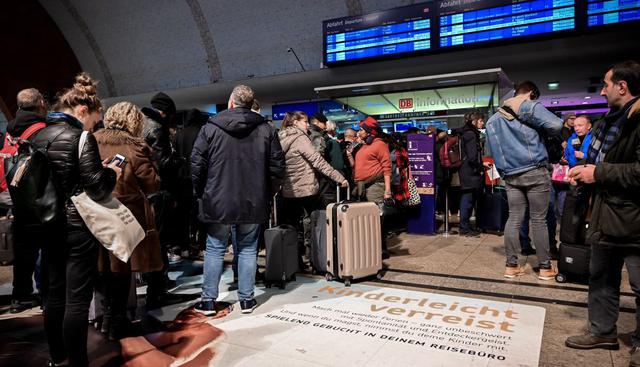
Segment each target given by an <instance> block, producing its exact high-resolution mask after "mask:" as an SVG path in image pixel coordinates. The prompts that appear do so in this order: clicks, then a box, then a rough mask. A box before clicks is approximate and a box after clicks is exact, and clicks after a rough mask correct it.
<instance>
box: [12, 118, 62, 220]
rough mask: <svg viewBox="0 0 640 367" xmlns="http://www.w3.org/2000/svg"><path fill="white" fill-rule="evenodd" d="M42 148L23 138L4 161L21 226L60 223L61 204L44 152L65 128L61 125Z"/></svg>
mask: <svg viewBox="0 0 640 367" xmlns="http://www.w3.org/2000/svg"><path fill="white" fill-rule="evenodd" d="M60 130H61V131H60V132H59V133H57V134H56V135H55V136H54V137H53V139H51V140H50V141H49V142H48V143H47V146H46V148H45V149H44V150H42V149H37V148H36V147H35V145H34V144H33V143H32V142H30V141H28V140H23V141H21V142H20V143H19V145H20V148H19V150H18V154H17V155H15V156H14V157H12V158H7V159H6V160H5V162H4V164H5V173H6V180H7V185H8V187H9V194H10V195H11V201H12V202H13V214H14V217H15V220H16V222H18V223H20V225H23V226H31V225H38V226H43V225H47V224H53V223H59V222H60V220H61V219H62V218H63V213H64V210H63V209H64V205H62V204H61V203H60V201H59V200H58V192H57V190H56V186H55V183H54V180H53V173H52V169H51V163H50V162H49V156H48V155H47V152H48V150H49V148H50V147H51V144H52V143H53V142H54V141H55V140H56V138H57V137H58V136H59V135H60V134H62V133H63V132H64V131H65V129H60Z"/></svg>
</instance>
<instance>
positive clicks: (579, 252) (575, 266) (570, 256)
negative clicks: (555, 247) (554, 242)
mask: <svg viewBox="0 0 640 367" xmlns="http://www.w3.org/2000/svg"><path fill="white" fill-rule="evenodd" d="M590 259H591V247H589V246H585V245H571V244H567V243H564V242H561V243H560V253H559V254H558V275H556V281H557V282H558V283H564V282H566V281H568V280H569V281H572V282H577V283H585V284H586V283H588V282H589V260H590Z"/></svg>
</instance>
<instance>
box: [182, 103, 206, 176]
mask: <svg viewBox="0 0 640 367" xmlns="http://www.w3.org/2000/svg"><path fill="white" fill-rule="evenodd" d="M207 120H208V117H207V115H205V114H203V113H202V112H200V111H198V110H197V109H193V110H191V111H189V112H188V113H187V116H186V118H185V121H184V126H183V127H182V129H181V130H179V131H178V132H177V133H176V143H175V146H176V154H177V155H178V157H180V158H182V159H183V160H184V161H185V162H190V161H191V152H192V151H193V145H194V144H195V143H196V139H197V138H198V133H199V132H200V129H201V128H202V126H204V124H206V123H207ZM178 175H179V176H180V179H181V180H183V181H188V182H189V184H190V183H191V165H190V164H185V165H183V166H181V167H180V170H179V174H178Z"/></svg>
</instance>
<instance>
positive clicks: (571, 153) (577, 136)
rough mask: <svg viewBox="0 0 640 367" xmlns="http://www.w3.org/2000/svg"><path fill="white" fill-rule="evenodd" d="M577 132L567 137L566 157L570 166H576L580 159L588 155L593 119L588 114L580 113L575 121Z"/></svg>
mask: <svg viewBox="0 0 640 367" xmlns="http://www.w3.org/2000/svg"><path fill="white" fill-rule="evenodd" d="M574 130H575V132H574V133H573V134H572V135H571V136H570V137H569V139H567V147H566V148H565V149H564V157H565V159H566V161H567V163H568V164H569V167H571V168H573V167H575V166H576V165H577V164H578V162H579V161H582V160H583V159H585V158H586V157H587V153H588V150H589V145H590V144H591V137H592V135H591V119H590V118H589V116H587V115H580V116H578V117H576V118H575V121H574Z"/></svg>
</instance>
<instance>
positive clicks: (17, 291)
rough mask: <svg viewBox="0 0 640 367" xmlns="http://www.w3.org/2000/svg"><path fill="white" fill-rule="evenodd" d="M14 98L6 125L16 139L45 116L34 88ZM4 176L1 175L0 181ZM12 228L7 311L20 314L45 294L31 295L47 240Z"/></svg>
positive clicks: (11, 136) (6, 195)
mask: <svg viewBox="0 0 640 367" xmlns="http://www.w3.org/2000/svg"><path fill="white" fill-rule="evenodd" d="M16 100H17V104H18V111H16V117H15V119H13V120H11V121H10V122H9V124H8V125H7V134H8V135H9V137H10V138H11V139H14V138H18V137H19V136H20V135H22V134H24V132H25V131H27V129H29V128H31V127H32V126H33V125H34V124H37V123H44V122H45V116H46V115H47V106H46V103H45V100H44V97H43V96H42V94H40V92H39V91H38V90H37V89H35V88H29V89H23V90H21V91H20V92H19V93H18V95H17V98H16ZM5 144H7V143H6V142H5ZM4 179H5V178H4V177H2V180H4ZM3 195H4V196H5V197H8V198H9V200H8V202H10V201H11V200H10V197H9V190H8V189H7V190H5V192H3ZM3 201H4V200H3ZM12 231H13V236H14V241H15V246H14V261H13V291H12V293H11V308H10V312H11V313H19V312H22V311H25V310H28V309H30V308H32V307H36V306H38V305H39V304H40V302H41V299H40V298H41V297H42V296H43V295H44V294H43V293H44V291H45V290H44V289H39V290H40V293H39V295H36V294H33V278H34V276H35V275H36V270H37V261H38V253H39V252H40V250H41V248H42V246H43V244H44V243H45V242H46V241H45V239H44V238H41V237H39V236H34V233H33V232H32V231H30V230H29V229H28V228H23V227H22V226H20V225H19V223H14V225H13V227H12ZM40 274H42V273H40ZM36 284H37V285H40V284H41V281H40V279H37V278H36Z"/></svg>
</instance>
